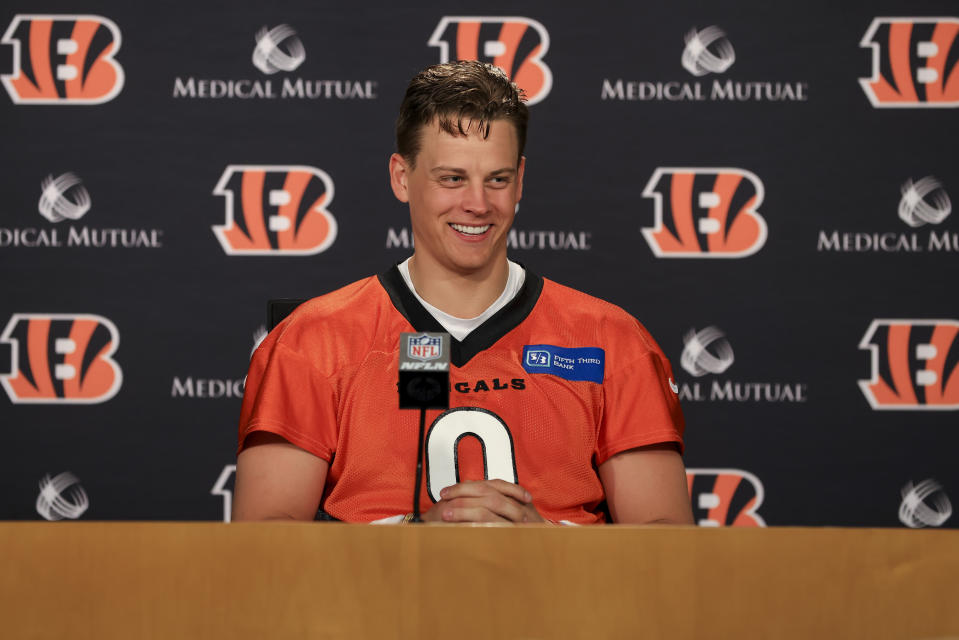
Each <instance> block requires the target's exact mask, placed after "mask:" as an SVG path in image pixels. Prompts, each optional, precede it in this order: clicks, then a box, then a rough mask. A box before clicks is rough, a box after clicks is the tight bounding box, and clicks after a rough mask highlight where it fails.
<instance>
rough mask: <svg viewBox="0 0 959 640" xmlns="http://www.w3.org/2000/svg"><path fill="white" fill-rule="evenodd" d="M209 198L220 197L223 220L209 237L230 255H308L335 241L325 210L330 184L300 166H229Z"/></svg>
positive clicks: (312, 169) (326, 177) (324, 177)
mask: <svg viewBox="0 0 959 640" xmlns="http://www.w3.org/2000/svg"><path fill="white" fill-rule="evenodd" d="M213 194H214V195H217V196H222V197H223V200H224V205H225V207H226V221H225V222H224V224H222V225H214V226H213V233H214V235H215V236H216V238H217V240H219V241H220V246H222V247H223V251H224V252H226V254H227V255H231V256H277V255H286V256H308V255H315V254H317V253H321V252H323V251H326V250H327V249H328V248H329V247H330V246H331V245H332V244H333V242H334V240H336V232H337V224H336V218H334V217H333V214H332V213H330V211H329V208H328V207H329V205H330V202H332V201H333V180H332V179H331V178H330V176H329V175H328V174H327V173H326V172H325V171H323V170H322V169H317V168H316V167H308V166H301V165H229V166H227V168H226V169H225V170H224V171H223V173H222V174H221V175H220V180H219V181H218V182H217V184H216V187H215V188H214V189H213Z"/></svg>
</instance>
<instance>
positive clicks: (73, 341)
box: [0, 313, 123, 404]
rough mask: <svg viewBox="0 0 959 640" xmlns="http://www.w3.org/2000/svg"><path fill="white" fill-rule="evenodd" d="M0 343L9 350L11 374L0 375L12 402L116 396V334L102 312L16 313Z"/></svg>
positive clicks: (93, 400) (79, 401)
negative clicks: (95, 313) (98, 314)
mask: <svg viewBox="0 0 959 640" xmlns="http://www.w3.org/2000/svg"><path fill="white" fill-rule="evenodd" d="M0 342H2V343H3V344H4V345H8V346H9V351H10V354H11V357H10V362H11V364H12V366H11V367H10V369H11V371H10V373H3V374H0V383H2V384H3V388H4V389H5V390H6V392H7V395H8V396H9V397H10V401H11V402H15V403H18V404H20V403H24V404H30V403H33V404H95V403H98V402H105V401H107V400H109V399H110V398H112V397H113V396H115V395H116V393H117V391H119V390H120V385H121V384H122V383H123V373H122V371H121V370H120V366H119V365H118V364H117V362H116V361H115V360H114V359H113V358H112V356H113V354H114V353H116V350H117V346H118V345H119V344H120V334H119V332H118V331H117V328H116V326H115V325H114V324H113V323H112V322H110V321H109V320H107V319H106V318H104V317H103V316H97V315H90V314H43V313H17V314H14V315H13V317H12V318H10V321H9V322H8V323H7V326H6V328H5V329H4V330H3V334H2V335H0ZM4 364H5V363H4Z"/></svg>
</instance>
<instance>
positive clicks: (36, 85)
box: [0, 15, 124, 104]
mask: <svg viewBox="0 0 959 640" xmlns="http://www.w3.org/2000/svg"><path fill="white" fill-rule="evenodd" d="M0 42H3V44H7V45H12V46H13V73H12V74H10V75H3V76H0V80H2V81H3V86H4V87H5V88H6V90H7V93H9V94H10V98H11V99H12V100H13V101H14V102H15V103H16V104H100V103H103V102H107V101H109V100H112V99H113V98H115V97H116V96H117V94H119V93H120V90H121V89H122V88H123V78H124V76H123V68H122V67H121V66H120V65H119V64H118V63H117V61H116V60H114V56H115V55H116V53H117V51H118V50H119V48H120V30H119V29H118V28H117V25H116V24H114V23H113V22H112V21H111V20H108V19H107V18H103V17H101V16H91V15H17V16H15V17H14V18H13V22H11V23H10V26H9V27H8V28H7V31H6V33H4V34H3V40H2V41H0Z"/></svg>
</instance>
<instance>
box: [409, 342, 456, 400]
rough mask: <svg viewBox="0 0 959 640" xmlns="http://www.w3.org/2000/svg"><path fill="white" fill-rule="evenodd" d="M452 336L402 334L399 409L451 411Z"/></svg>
mask: <svg viewBox="0 0 959 640" xmlns="http://www.w3.org/2000/svg"><path fill="white" fill-rule="evenodd" d="M450 341H451V338H450V335H449V334H448V333H427V332H420V333H401V334H400V383H399V394H400V409H449V406H450Z"/></svg>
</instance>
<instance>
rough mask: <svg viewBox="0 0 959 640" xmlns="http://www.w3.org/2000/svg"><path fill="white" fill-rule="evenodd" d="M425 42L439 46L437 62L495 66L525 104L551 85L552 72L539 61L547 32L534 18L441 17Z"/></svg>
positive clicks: (546, 45)
mask: <svg viewBox="0 0 959 640" xmlns="http://www.w3.org/2000/svg"><path fill="white" fill-rule="evenodd" d="M429 44H430V46H433V47H439V48H440V62H449V61H450V60H480V61H481V62H488V63H490V64H492V65H494V66H497V67H499V68H500V69H502V70H503V72H504V73H506V75H507V76H509V78H510V80H512V81H513V82H515V83H516V85H517V86H518V87H519V88H520V89H522V90H523V91H524V92H525V93H526V100H527V104H536V103H537V102H540V101H541V100H543V98H545V97H546V96H547V95H548V94H549V90H550V89H551V88H552V86H553V74H552V72H551V71H550V69H549V67H547V66H546V65H545V64H544V63H543V56H544V55H545V54H546V50H547V49H549V33H548V32H547V31H546V28H545V27H544V26H543V25H542V24H540V23H539V22H537V21H536V20H531V19H530V18H520V17H509V18H504V17H476V16H473V17H450V16H445V17H443V19H442V20H440V23H439V24H438V25H437V26H436V29H435V30H434V31H433V35H432V36H430V39H429Z"/></svg>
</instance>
